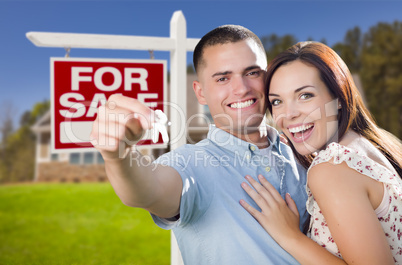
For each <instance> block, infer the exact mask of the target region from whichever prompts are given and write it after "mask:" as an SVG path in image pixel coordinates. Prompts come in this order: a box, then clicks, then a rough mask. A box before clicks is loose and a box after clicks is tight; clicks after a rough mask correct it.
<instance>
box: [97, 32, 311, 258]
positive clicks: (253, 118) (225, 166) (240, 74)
mask: <svg viewBox="0 0 402 265" xmlns="http://www.w3.org/2000/svg"><path fill="white" fill-rule="evenodd" d="M193 60H194V67H195V69H196V72H197V76H198V81H195V82H194V84H193V88H194V92H195V94H196V96H197V99H198V101H199V103H200V104H203V105H208V107H209V109H210V111H211V115H212V118H213V120H214V125H211V126H210V131H209V133H208V137H207V139H205V140H202V141H200V142H199V143H197V144H195V145H184V146H182V147H180V148H178V149H176V150H173V151H171V152H169V153H167V154H164V155H162V156H161V157H159V158H158V159H157V160H156V161H154V163H153V165H149V164H147V165H141V164H140V163H132V161H131V159H130V156H129V155H128V154H129V152H131V146H129V145H128V144H127V141H124V140H125V139H129V140H134V139H137V138H138V137H139V136H140V135H141V134H142V132H143V130H144V129H148V128H149V126H148V124H149V117H150V116H151V113H152V111H151V110H150V109H148V108H147V107H146V106H144V105H142V104H141V103H140V102H138V101H137V100H135V99H130V98H125V97H123V96H113V97H111V98H110V99H109V102H108V104H106V106H111V105H112V106H113V107H112V108H109V107H102V108H103V109H102V110H101V111H99V114H98V117H97V119H98V121H97V122H95V124H99V127H97V126H95V127H94V128H93V131H92V138H93V139H94V140H96V142H97V143H112V144H107V145H97V146H96V147H97V148H98V150H99V151H100V152H101V153H102V155H103V157H104V160H105V168H106V171H107V175H108V177H109V179H110V182H111V184H112V185H113V188H114V189H115V191H116V193H117V195H118V196H119V197H120V199H121V200H122V201H123V202H124V203H125V204H126V205H129V206H132V207H140V208H144V209H146V210H148V211H149V212H150V213H151V214H152V217H153V219H154V221H155V223H156V224H157V225H158V226H160V227H162V228H164V229H173V231H174V233H175V236H176V238H177V241H178V244H179V248H180V250H181V253H182V256H183V260H184V262H185V264H191V265H193V264H264V265H267V264H298V263H297V261H296V260H295V259H293V257H291V256H290V255H289V254H288V253H287V252H286V251H284V250H283V249H282V248H281V247H280V246H279V245H278V244H277V243H276V242H275V241H274V240H273V239H272V238H271V237H270V236H269V235H268V233H265V232H264V230H263V228H262V227H261V226H260V225H259V224H258V223H257V222H256V220H255V219H254V218H253V217H252V216H251V215H249V214H247V213H246V212H245V210H244V209H243V207H242V206H241V205H240V204H239V201H240V199H242V198H245V197H246V193H245V192H244V191H243V190H242V188H241V186H240V185H241V183H242V182H244V177H245V176H246V175H250V176H258V175H259V174H261V175H263V176H265V177H266V178H267V179H268V180H269V181H270V183H271V184H272V185H273V186H274V187H275V188H276V189H277V190H278V191H279V192H280V194H281V195H282V196H283V197H284V196H285V194H286V193H289V194H290V195H291V196H292V198H293V199H294V200H295V201H296V203H297V206H298V209H299V212H300V216H301V220H300V224H302V223H304V221H305V220H306V211H305V207H306V205H305V204H306V200H307V195H306V192H305V183H306V178H305V170H304V169H302V168H301V167H298V166H297V165H296V162H295V159H294V157H293V155H292V152H291V150H290V148H289V147H288V146H286V145H284V144H283V143H281V142H280V140H279V135H278V133H277V131H276V130H275V129H273V128H270V127H268V132H267V134H268V136H263V134H260V131H259V125H260V124H261V123H262V121H263V117H264V115H265V112H266V109H267V103H266V92H265V89H264V73H265V69H266V67H267V60H266V55H265V51H264V48H263V46H262V44H261V41H260V40H259V39H258V37H257V36H256V35H255V34H254V33H252V32H251V31H249V30H248V29H246V28H244V27H241V26H235V25H225V26H221V27H218V28H216V29H214V30H212V31H211V32H209V33H207V34H206V35H205V36H204V37H203V38H202V39H201V40H200V42H199V43H198V45H197V47H196V48H195V50H194V58H193ZM111 103H113V104H111ZM102 113H103V114H102ZM133 113H136V115H133ZM121 114H124V115H126V116H127V117H131V116H132V117H131V118H126V119H124V121H122V122H120V121H117V122H116V121H109V120H108V117H110V116H114V115H121ZM130 115H131V116H130ZM109 126H115V127H114V128H120V129H119V131H120V132H121V133H120V134H116V133H114V130H107V129H105V128H109ZM100 129H101V130H100ZM102 129H103V130H102ZM119 146H120V148H121V146H123V147H124V151H123V152H122V151H121V150H119ZM119 153H120V154H121V153H124V154H126V155H125V156H124V157H123V158H121V156H120V157H119ZM135 157H137V158H139V157H140V154H139V153H138V152H137V154H136V155H135ZM299 170H300V171H299ZM246 201H247V202H248V203H249V204H251V205H253V206H254V207H257V206H256V204H255V203H254V202H253V201H252V200H251V199H248V200H247V199H246Z"/></svg>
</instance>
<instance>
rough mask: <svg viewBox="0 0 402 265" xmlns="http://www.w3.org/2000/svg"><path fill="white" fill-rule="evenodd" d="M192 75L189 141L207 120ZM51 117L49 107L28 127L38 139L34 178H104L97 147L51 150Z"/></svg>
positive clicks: (149, 151)
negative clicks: (79, 150)
mask: <svg viewBox="0 0 402 265" xmlns="http://www.w3.org/2000/svg"><path fill="white" fill-rule="evenodd" d="M195 79H196V75H195V74H189V75H188V76H187V120H188V126H187V129H188V135H187V136H186V138H187V142H188V143H196V142H198V141H200V140H202V139H204V138H205V137H206V135H207V132H208V123H209V122H208V120H210V114H209V110H208V108H207V107H205V106H202V105H200V104H199V103H198V101H197V98H196V96H195V94H194V92H193V88H192V83H193V81H194V80H195ZM168 89H169V87H168ZM200 114H201V115H200ZM50 121H51V113H50V111H48V112H47V113H46V114H44V115H43V116H42V117H41V118H40V119H39V120H38V121H37V122H36V123H35V124H34V125H33V126H32V128H31V129H32V131H33V132H34V133H35V134H36V140H37V141H36V157H35V176H34V181H44V182H84V181H106V180H107V177H106V173H105V167H104V161H103V158H102V156H101V155H100V153H99V152H98V151H96V149H93V151H85V152H84V151H83V152H78V151H77V152H73V153H69V152H66V153H57V154H56V153H53V154H52V153H51V148H50V143H51V124H50ZM167 151H168V149H150V148H145V147H144V148H142V149H141V150H140V152H141V153H143V154H146V155H150V156H151V157H153V158H157V157H158V156H160V155H161V154H163V153H165V152H167Z"/></svg>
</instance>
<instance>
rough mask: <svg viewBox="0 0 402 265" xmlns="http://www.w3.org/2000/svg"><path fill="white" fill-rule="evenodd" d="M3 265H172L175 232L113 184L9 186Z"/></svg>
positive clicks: (1, 237) (0, 228) (0, 230)
mask: <svg viewBox="0 0 402 265" xmlns="http://www.w3.org/2000/svg"><path fill="white" fill-rule="evenodd" d="M0 264H32V265H34V264H41V265H42V264H85V265H89V264H141V265H142V264H152V265H153V264H158V265H159V264H160V265H163V264H170V232H169V231H165V230H162V229H160V228H158V227H157V226H156V225H155V224H154V223H153V221H152V219H151V216H150V215H149V213H148V212H146V211H145V210H142V209H135V208H130V207H127V206H125V205H123V204H122V203H121V202H120V200H119V199H118V197H117V196H116V194H115V193H114V191H113V189H112V187H111V186H110V184H109V183H81V184H31V185H26V184H23V185H4V186H0Z"/></svg>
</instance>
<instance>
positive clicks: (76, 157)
mask: <svg viewBox="0 0 402 265" xmlns="http://www.w3.org/2000/svg"><path fill="white" fill-rule="evenodd" d="M80 160H81V159H80V153H71V154H70V164H74V165H79V164H81V163H80V162H81V161H80Z"/></svg>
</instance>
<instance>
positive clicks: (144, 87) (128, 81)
mask: <svg viewBox="0 0 402 265" xmlns="http://www.w3.org/2000/svg"><path fill="white" fill-rule="evenodd" d="M92 72H93V68H92V67H71V90H73V91H78V90H79V88H80V82H92V76H90V75H80V73H92ZM105 73H110V74H112V75H113V83H112V84H110V85H105V84H104V83H103V81H102V77H103V75H104V74H105ZM133 74H136V77H134V76H133ZM137 75H138V76H137ZM147 78H148V71H147V69H144V68H129V67H128V68H124V90H125V91H131V90H132V85H133V84H139V85H140V90H141V91H148V83H147ZM122 82H123V77H122V75H121V73H120V71H119V70H118V69H117V68H114V67H108V66H105V67H101V68H99V69H98V70H96V71H95V74H94V84H95V87H96V88H97V89H99V90H102V91H115V90H117V89H118V88H119V87H120V86H121V84H122Z"/></svg>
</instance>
